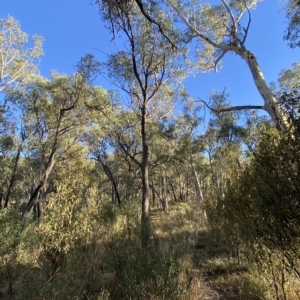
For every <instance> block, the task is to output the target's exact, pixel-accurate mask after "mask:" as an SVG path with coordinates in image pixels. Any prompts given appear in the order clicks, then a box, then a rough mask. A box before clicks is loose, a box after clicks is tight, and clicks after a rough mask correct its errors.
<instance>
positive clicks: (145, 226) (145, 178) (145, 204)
mask: <svg viewBox="0 0 300 300" xmlns="http://www.w3.org/2000/svg"><path fill="white" fill-rule="evenodd" d="M146 121H147V116H146V105H145V104H144V105H143V107H142V120H141V127H142V130H141V134H142V147H143V157H142V191H143V194H142V220H141V221H142V222H141V227H142V245H143V246H144V247H146V246H147V245H148V241H149V238H150V231H149V230H150V228H149V226H150V224H149V174H148V172H149V166H148V160H149V146H148V143H147V130H146Z"/></svg>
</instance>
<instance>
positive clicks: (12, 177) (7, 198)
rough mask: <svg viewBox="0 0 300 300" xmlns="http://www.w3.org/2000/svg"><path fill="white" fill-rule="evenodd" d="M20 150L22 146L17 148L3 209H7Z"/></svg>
mask: <svg viewBox="0 0 300 300" xmlns="http://www.w3.org/2000/svg"><path fill="white" fill-rule="evenodd" d="M22 148H23V145H22V144H20V146H19V148H18V152H17V156H16V160H15V163H14V168H13V171H12V174H11V178H10V181H9V186H8V189H7V193H6V197H5V202H4V207H7V205H8V202H9V197H10V194H11V191H12V187H13V185H14V183H15V180H16V174H17V167H18V164H19V160H20V154H21V151H22Z"/></svg>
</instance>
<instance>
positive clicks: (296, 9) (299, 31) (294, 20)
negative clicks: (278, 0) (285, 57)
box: [284, 0, 300, 48]
mask: <svg viewBox="0 0 300 300" xmlns="http://www.w3.org/2000/svg"><path fill="white" fill-rule="evenodd" d="M285 11H286V17H287V19H288V21H289V23H288V27H287V29H286V31H285V35H284V39H285V40H287V41H288V42H289V43H288V45H289V46H290V47H292V48H296V47H299V46H300V5H299V1H298V0H288V2H287V4H286V5H285Z"/></svg>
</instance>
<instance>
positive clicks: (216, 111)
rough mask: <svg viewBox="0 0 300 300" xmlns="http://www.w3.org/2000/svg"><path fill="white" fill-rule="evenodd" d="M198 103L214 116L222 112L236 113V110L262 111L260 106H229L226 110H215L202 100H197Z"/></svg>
mask: <svg viewBox="0 0 300 300" xmlns="http://www.w3.org/2000/svg"><path fill="white" fill-rule="evenodd" d="M199 102H202V103H204V105H205V106H206V107H207V108H208V109H210V110H211V111H213V112H214V113H216V114H219V113H223V112H228V111H236V110H244V109H263V110H264V107H263V106H262V105H237V106H231V107H226V108H221V109H215V108H212V107H211V106H209V105H208V104H207V103H206V102H205V101H204V100H202V99H199Z"/></svg>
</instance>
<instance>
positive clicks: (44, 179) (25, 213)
mask: <svg viewBox="0 0 300 300" xmlns="http://www.w3.org/2000/svg"><path fill="white" fill-rule="evenodd" d="M55 152H56V150H55V148H53V149H52V152H51V154H50V157H49V159H48V162H47V164H46V167H45V170H44V172H43V174H42V176H41V177H40V181H39V183H38V185H37V186H36V188H35V189H34V190H33V192H32V193H31V196H30V198H29V200H28V202H27V204H26V205H25V208H24V211H23V215H22V217H23V219H25V218H26V217H27V216H28V213H29V212H30V210H31V208H32V207H33V206H34V204H35V202H36V201H37V200H38V197H39V194H40V191H41V190H42V188H43V187H44V186H45V184H46V182H47V179H48V177H49V175H50V173H51V171H52V168H53V166H54V164H55V158H54V156H55Z"/></svg>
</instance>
